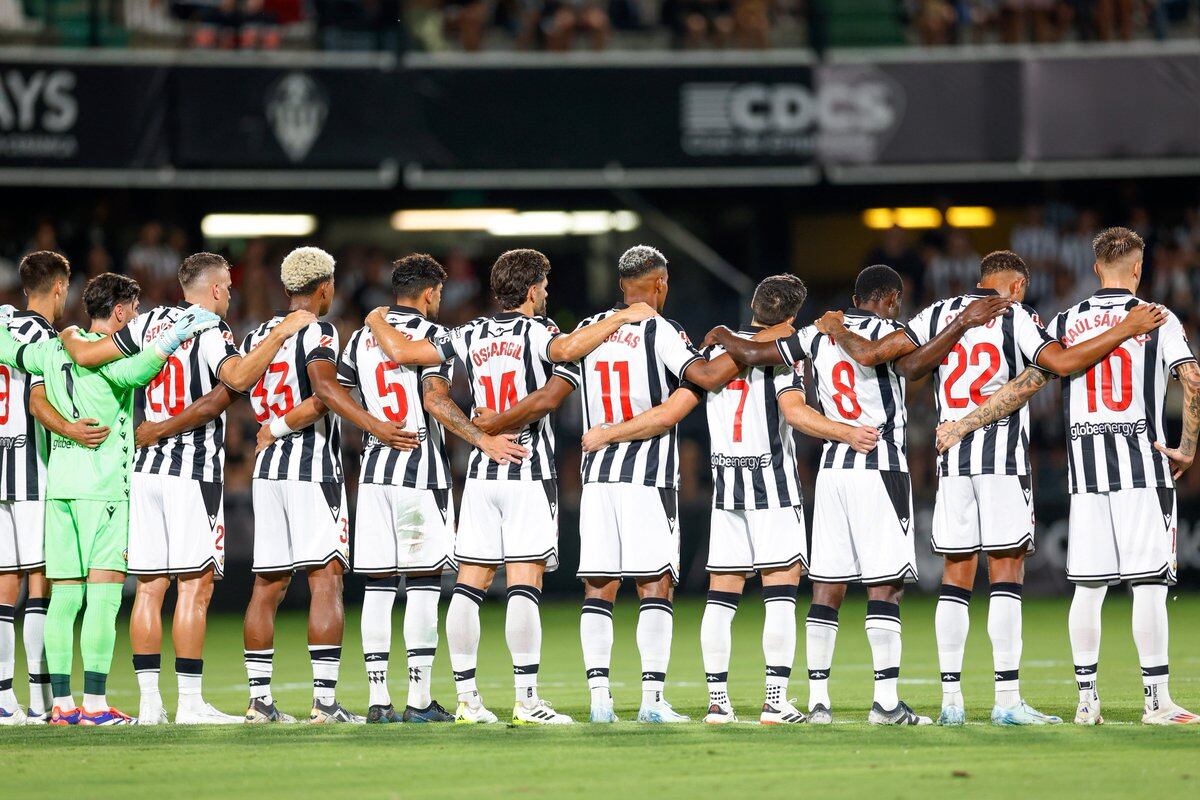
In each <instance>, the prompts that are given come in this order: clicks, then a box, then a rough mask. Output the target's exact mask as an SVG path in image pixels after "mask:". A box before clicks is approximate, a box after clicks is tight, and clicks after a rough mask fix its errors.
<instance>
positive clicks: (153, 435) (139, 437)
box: [133, 420, 163, 450]
mask: <svg viewBox="0 0 1200 800" xmlns="http://www.w3.org/2000/svg"><path fill="white" fill-rule="evenodd" d="M158 431H159V424H158V423H157V422H151V421H149V420H146V421H145V422H143V423H142V424H141V425H138V426H137V430H135V431H134V432H133V446H134V447H136V448H137V449H138V450H142V449H144V448H146V447H149V446H150V445H152V444H156V443H157V442H158V441H159V440H160V439H162V438H163V437H162V436H161V435H160V434H159V432H158Z"/></svg>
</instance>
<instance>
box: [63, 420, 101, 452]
mask: <svg viewBox="0 0 1200 800" xmlns="http://www.w3.org/2000/svg"><path fill="white" fill-rule="evenodd" d="M67 438H68V439H70V440H71V441H73V442H75V443H76V444H79V445H82V446H83V447H87V448H90V449H95V448H97V447H99V446H100V445H102V444H104V440H105V439H107V438H108V428H107V427H106V426H104V425H101V424H100V420H96V419H91V418H87V419H79V420H76V421H74V422H71V423H68V424H67Z"/></svg>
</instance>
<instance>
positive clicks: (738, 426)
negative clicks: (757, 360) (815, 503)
mask: <svg viewBox="0 0 1200 800" xmlns="http://www.w3.org/2000/svg"><path fill="white" fill-rule="evenodd" d="M757 332H758V330H757V329H754V328H750V329H747V330H741V331H738V335H739V336H741V337H743V338H746V339H749V338H751V337H753V336H754V334H755V333H757ZM703 352H704V357H705V358H707V359H709V360H710V361H711V360H712V359H714V358H717V357H718V356H720V355H721V354H723V353H724V352H725V350H724V349H723V348H721V347H720V346H714V347H710V348H708V349H706V350H704V351H703ZM803 391H804V375H803V373H802V372H800V371H798V370H796V369H795V368H794V367H785V366H778V367H751V368H749V369H746V370H743V371H742V373H741V374H739V375H738V376H737V377H736V378H734V379H733V380H731V381H730V382H729V383H727V384H725V386H724V387H723V388H722V389H721V390H720V391H717V392H709V393H708V397H707V400H706V401H705V410H706V412H707V414H708V439H709V443H710V448H711V450H710V454H709V462H710V464H711V465H712V473H713V507H714V508H724V509H731V510H736V511H741V510H757V509H760V508H790V507H792V506H800V505H802V504H803V495H802V494H801V492H800V476H799V475H798V474H797V473H796V440H795V438H794V436H793V433H792V429H791V426H790V425H788V423H787V420H785V419H784V418H783V414H782V413H781V412H780V410H779V400H778V398H779V397H781V396H782V395H784V394H786V393H787V392H803Z"/></svg>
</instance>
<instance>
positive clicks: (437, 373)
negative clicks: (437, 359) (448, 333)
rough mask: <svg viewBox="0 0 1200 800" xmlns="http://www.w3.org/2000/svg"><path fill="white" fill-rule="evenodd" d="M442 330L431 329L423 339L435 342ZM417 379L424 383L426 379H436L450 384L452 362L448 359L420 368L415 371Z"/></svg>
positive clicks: (452, 370) (452, 371) (452, 375)
mask: <svg viewBox="0 0 1200 800" xmlns="http://www.w3.org/2000/svg"><path fill="white" fill-rule="evenodd" d="M443 330H444V329H443V328H433V329H431V330H430V331H429V334H428V335H427V336H426V337H425V338H427V339H429V340H430V341H435V340H436V339H437V338H438V337H439V336H441V334H442V332H443ZM417 377H418V379H419V380H422V381H424V380H425V379H426V378H437V379H439V380H443V381H445V382H446V383H452V382H453V381H454V360H453V359H449V358H448V359H446V360H445V361H443V362H442V363H441V364H437V365H436V366H432V367H421V368H420V369H419V370H418V371H417Z"/></svg>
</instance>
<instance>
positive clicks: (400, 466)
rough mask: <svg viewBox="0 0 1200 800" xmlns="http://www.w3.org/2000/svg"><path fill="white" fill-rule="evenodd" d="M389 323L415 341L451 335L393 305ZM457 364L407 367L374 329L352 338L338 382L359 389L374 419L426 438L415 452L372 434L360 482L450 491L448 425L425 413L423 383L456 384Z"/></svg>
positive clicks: (416, 313) (365, 442)
mask: <svg viewBox="0 0 1200 800" xmlns="http://www.w3.org/2000/svg"><path fill="white" fill-rule="evenodd" d="M387 321H388V323H389V324H390V325H392V327H394V328H395V329H396V330H398V331H400V333H402V334H404V335H405V336H406V337H408V338H409V339H434V338H437V337H438V336H441V335H443V334H444V333H445V332H446V329H445V328H443V327H442V326H441V325H438V324H437V323H436V322H430V321H429V320H428V319H426V318H425V317H424V316H423V315H422V314H421V313H420V312H419V311H417V310H416V309H415V308H409V307H408V306H392V307H391V308H390V309H389V310H388V313H387ZM451 363H452V362H450V361H447V362H445V363H443V364H439V365H438V366H436V367H402V366H400V365H399V364H397V363H396V362H395V361H392V360H391V359H389V358H388V357H387V354H386V353H384V352H383V349H382V348H381V347H380V346H379V343H378V342H377V341H376V340H375V337H374V336H373V335H372V334H371V329H370V328H367V327H364V328H361V329H359V330H357V331H355V332H354V333H353V334H352V335H351V336H350V341H349V342H348V343H347V344H346V349H345V350H343V351H342V357H341V360H340V361H339V362H338V381H339V382H340V383H341V384H342V385H343V386H345V387H347V388H349V389H357V390H358V392H359V394H360V395H361V396H362V402H363V406H364V407H365V408H366V409H367V411H369V412H370V413H371V416H373V417H375V418H376V419H381V420H386V421H389V422H395V423H397V424H400V425H403V426H404V428H405V430H409V431H415V432H416V433H417V435H418V436H419V437H420V439H421V445H420V447H418V448H417V449H415V450H394V449H392V448H391V447H388V446H387V445H385V444H383V443H382V442H380V441H379V440H378V439H376V438H375V437H374V436H372V435H371V434H369V433H363V456H362V469H361V471H360V473H359V483H380V484H385V485H388V486H407V487H409V488H412V489H449V488H450V461H449V459H448V458H447V457H446V434H445V431H444V430H443V429H442V424H441V423H440V422H438V421H437V420H436V419H434V417H433V415H432V414H429V413H428V412H426V411H425V393H424V388H423V383H424V380H425V379H426V378H431V377H432V378H437V379H439V380H443V381H445V382H446V383H450V381H451V380H452V372H451V369H452V367H451Z"/></svg>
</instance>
